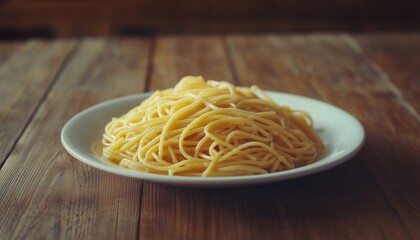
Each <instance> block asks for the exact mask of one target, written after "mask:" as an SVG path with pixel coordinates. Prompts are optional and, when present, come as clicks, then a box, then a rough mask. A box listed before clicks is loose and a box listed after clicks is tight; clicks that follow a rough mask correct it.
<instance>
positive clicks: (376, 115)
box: [231, 35, 420, 239]
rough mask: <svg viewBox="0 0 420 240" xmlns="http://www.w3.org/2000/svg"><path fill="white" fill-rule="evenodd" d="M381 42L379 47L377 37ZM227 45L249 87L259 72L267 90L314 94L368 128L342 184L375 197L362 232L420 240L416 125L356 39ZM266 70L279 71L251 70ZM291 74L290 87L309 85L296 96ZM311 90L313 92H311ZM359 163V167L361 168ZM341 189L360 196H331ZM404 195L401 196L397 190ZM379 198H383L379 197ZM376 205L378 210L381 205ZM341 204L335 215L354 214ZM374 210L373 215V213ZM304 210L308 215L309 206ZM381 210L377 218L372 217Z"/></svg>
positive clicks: (298, 39)
mask: <svg viewBox="0 0 420 240" xmlns="http://www.w3.org/2000/svg"><path fill="white" fill-rule="evenodd" d="M378 41H379V42H380V40H379V39H378ZM385 41H386V40H385ZM231 42H232V48H233V49H234V52H235V53H236V58H235V60H236V61H235V62H236V63H237V69H239V72H240V73H241V74H239V77H240V79H241V80H243V79H245V81H248V82H249V81H250V80H249V78H250V77H249V73H250V72H255V71H256V72H257V73H258V74H260V75H258V77H259V78H263V79H266V78H267V77H270V78H271V79H273V80H272V83H271V84H272V88H270V89H273V88H274V89H276V90H280V91H290V92H293V93H299V94H304V95H308V96H316V97H318V98H321V99H322V100H326V101H328V102H331V103H333V104H335V105H338V106H340V107H342V108H344V109H345V110H347V111H349V112H350V113H352V114H353V115H355V116H356V117H357V118H359V120H361V121H362V123H363V124H364V126H365V128H366V130H367V144H366V147H365V148H364V149H363V150H362V152H361V153H360V154H359V158H360V159H361V161H359V160H358V159H357V158H356V159H353V160H352V161H351V162H350V163H349V164H351V165H353V164H354V165H357V168H358V169H359V170H358V171H347V172H343V173H342V175H341V178H347V179H352V181H354V179H355V178H357V181H361V182H360V183H363V184H360V186H359V187H360V188H362V189H363V190H362V189H359V191H364V192H365V191H367V192H374V193H375V194H374V195H375V196H374V197H373V196H368V195H364V198H363V205H364V207H367V206H369V207H367V208H366V209H365V211H364V213H365V214H366V215H368V214H370V215H371V216H369V218H371V219H370V220H369V222H371V223H375V224H374V226H372V228H369V227H367V228H366V227H362V226H360V227H362V228H363V231H364V232H365V233H368V232H370V233H371V236H370V237H369V238H371V237H376V238H380V237H381V234H385V235H386V236H390V235H388V234H389V233H388V231H394V232H398V233H399V234H401V235H402V236H404V237H406V238H412V239H416V238H419V236H420V235H419V232H418V230H417V228H416V227H414V226H418V225H419V222H418V221H419V220H418V219H420V215H419V212H418V211H417V210H414V211H413V210H412V209H419V208H420V197H419V196H418V194H413V193H415V192H417V189H418V188H419V186H420V185H419V184H420V182H419V181H418V178H417V173H418V169H419V167H420V162H419V161H418V155H419V154H420V152H419V149H418V147H415V143H414V142H418V135H417V133H418V132H419V130H420V128H419V123H418V121H417V119H416V117H415V116H413V114H412V113H410V112H409V111H407V108H406V106H404V105H401V104H400V101H401V100H400V96H399V95H397V94H395V92H394V90H393V89H392V88H390V86H389V84H388V83H387V82H386V81H384V79H383V70H381V69H378V67H377V66H376V65H375V63H374V62H372V61H371V60H370V59H369V57H368V55H367V54H365V53H364V51H363V49H362V48H360V47H358V46H357V45H355V42H354V40H353V39H352V38H350V37H349V36H347V35H341V36H335V35H309V36H294V37H293V36H292V37H289V36H288V37H275V36H268V37H260V38H259V37H255V38H247V39H245V38H242V37H233V38H231ZM259 46H265V47H264V49H265V50H266V52H271V56H269V55H268V54H267V55H266V59H267V60H266V61H262V60H258V61H256V60H254V59H253V55H257V56H259V57H261V51H255V52H254V54H253V53H252V49H257V48H258V47H259ZM250 49H251V50H250ZM245 55H246V56H245ZM290 58H291V60H292V61H293V67H291V68H290V70H289V71H287V70H286V71H284V68H287V67H284V66H282V64H283V65H284V63H285V62H286V63H287V61H290V60H288V59H290ZM266 64H272V65H274V66H276V67H275V69H276V70H275V71H272V72H269V71H258V69H256V68H258V67H259V66H264V65H266ZM277 66H279V69H280V70H278V68H277ZM294 69H295V70H294ZM296 69H298V70H296ZM273 72H274V73H273ZM385 73H386V72H385ZM266 75H268V76H266ZM290 75H292V76H294V77H293V84H294V85H297V86H304V85H305V84H306V86H307V87H306V88H305V89H302V90H301V91H300V90H297V89H295V88H299V87H296V86H291V85H292V83H291V82H288V81H291V80H290V79H288V77H289V76H290ZM276 76H277V77H278V78H277V82H276V79H275V78H276ZM285 78H286V79H285ZM275 82H276V84H274V83H275ZM268 86H269V84H268ZM314 91H315V92H317V93H318V94H317V95H316V94H313V92H314ZM397 136H398V137H397ZM407 143H411V144H407ZM385 149H386V151H384V150H385ZM398 149H401V150H398ZM385 156H387V157H385ZM397 159H401V160H402V159H403V160H404V162H405V164H400V163H399V161H396V160H397ZM360 164H363V166H364V167H363V166H358V165H360ZM339 169H340V168H338V169H334V170H331V171H339ZM395 169H398V171H396V170H395ZM359 171H361V172H362V173H363V175H362V176H364V177H363V178H362V179H363V180H361V179H360V176H357V177H356V176H355V172H359ZM391 173H392V174H391ZM390 176H392V177H390ZM372 179H373V180H374V181H372ZM336 181H337V179H332V182H336ZM373 182H374V184H373ZM348 184H349V185H352V184H353V183H352V182H349V183H348ZM374 185H377V187H375V186H374ZM378 188H379V189H378ZM340 189H348V190H350V192H349V193H348V194H349V198H357V196H358V193H356V192H352V191H351V189H352V188H351V186H341V187H340V188H338V189H335V188H334V192H337V191H339V190H340ZM402 189H404V191H401V190H402ZM320 190H321V189H317V190H316V191H320ZM334 192H332V193H331V198H332V199H333V200H332V202H331V200H330V201H324V202H323V204H326V205H333V204H337V199H334V198H335V194H334ZM372 194H373V193H372ZM381 194H382V195H383V198H381V197H380V195H381ZM303 199H304V198H303ZM296 200H298V201H299V199H296ZM353 200H354V201H353V202H361V201H362V199H359V200H357V199H353ZM407 203H408V204H407ZM317 204H320V203H319V202H318V203H317ZM378 204H381V205H382V207H378ZM339 206H341V207H338V208H336V209H335V211H337V214H342V213H340V212H341V211H343V210H344V209H343V207H344V208H345V209H346V208H354V206H353V207H352V206H351V205H350V204H339ZM311 207H313V206H311ZM317 207H318V205H317ZM372 207H373V208H372ZM374 208H377V209H376V210H373V209H374ZM305 210H306V211H310V209H307V208H305ZM378 212H380V213H381V214H377V213H378ZM304 222H305V221H304ZM394 224H395V226H394ZM392 226H393V227H392ZM331 227H333V228H334V229H336V231H337V232H339V233H342V232H345V231H347V232H348V231H349V230H350V231H354V232H357V231H359V230H358V228H350V229H349V227H348V226H347V229H343V228H340V227H339V226H336V225H335V224H333V223H332V224H331ZM378 230H379V231H378ZM304 232H305V231H304ZM341 237H343V236H341Z"/></svg>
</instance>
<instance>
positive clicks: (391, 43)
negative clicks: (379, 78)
mask: <svg viewBox="0 0 420 240" xmlns="http://www.w3.org/2000/svg"><path fill="white" fill-rule="evenodd" d="M354 38H355V40H356V41H355V43H354V44H355V47H356V48H360V49H363V51H364V52H365V53H366V54H367V55H368V56H369V57H370V58H371V59H372V61H374V62H375V63H376V64H377V66H378V68H379V69H378V70H379V71H381V69H382V70H383V75H384V76H383V79H384V82H385V83H386V84H388V85H389V87H390V88H391V89H392V90H393V92H394V93H395V95H397V96H399V99H400V104H401V105H403V106H405V108H406V109H407V111H409V112H411V113H412V114H413V115H414V116H415V117H416V118H417V120H418V121H420V80H419V76H420V68H419V66H420V57H419V56H420V44H419V42H420V34H418V33H413V34H403V33H400V34H397V33H393V34H375V35H372V34H369V35H355V36H354Z"/></svg>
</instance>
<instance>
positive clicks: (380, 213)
mask: <svg viewBox="0 0 420 240" xmlns="http://www.w3.org/2000/svg"><path fill="white" fill-rule="evenodd" d="M184 75H202V76H204V77H205V78H206V79H214V80H226V81H231V82H234V83H235V84H237V85H245V86H248V85H251V84H257V85H259V86H260V87H262V88H264V89H269V90H274V91H281V92H288V93H292V94H298V95H303V96H308V97H311V98H315V99H320V100H322V101H326V102H329V103H331V104H334V105H336V106H339V107H341V108H343V109H345V110H346V111H348V112H349V113H351V114H353V115H354V116H355V117H356V118H357V119H359V120H360V121H361V123H362V124H363V126H364V128H365V131H366V142H365V145H364V147H363V149H362V150H361V151H360V152H359V154H357V155H356V156H355V157H354V158H353V159H351V160H350V161H348V162H347V163H345V164H343V165H341V166H339V167H336V168H333V169H330V170H328V171H325V172H322V173H318V174H315V175H311V176H307V177H303V178H299V179H294V180H287V181H281V182H276V183H271V184H266V185H260V186H253V187H243V188H227V189H190V188H181V187H172V186H165V185H159V184H155V183H152V182H147V181H141V180H136V179H130V178H126V177H121V176H117V175H113V174H110V173H106V172H103V171H100V170H96V169H94V168H92V167H89V166H87V165H85V164H83V163H81V162H79V161H78V160H76V159H74V158H73V157H71V156H70V155H69V154H68V153H67V152H66V151H65V150H64V148H63V147H62V145H61V142H60V132H61V128H62V127H63V125H64V124H65V123H66V122H67V121H68V120H69V119H70V118H71V117H72V116H73V115H75V114H76V113H78V112H79V111H81V110H83V109H85V108H87V107H89V106H92V105H94V104H96V103H99V102H102V101H104V100H109V99H112V98H116V97H119V96H124V95H130V94H135V93H140V92H144V91H152V90H156V89H162V88H167V87H171V86H173V85H174V84H175V83H176V82H177V81H178V80H179V79H180V78H181V77H183V76H184ZM0 96H1V98H0V130H1V132H0V163H1V170H0V239H420V175H419V173H420V34H418V33H386V34H357V35H352V34H302V35H287V34H283V35H275V34H272V35H270V34H266V35H223V36H222V35H203V36H199V35H196V36H175V35H173V36H172V35H168V36H157V37H150V38H147V37H145V38H115V39H101V38H87V39H63V40H60V39H57V40H48V41H46V40H29V41H21V42H1V43H0ZM343 127H345V126H343Z"/></svg>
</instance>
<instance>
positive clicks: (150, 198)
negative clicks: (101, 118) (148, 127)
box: [139, 36, 234, 239]
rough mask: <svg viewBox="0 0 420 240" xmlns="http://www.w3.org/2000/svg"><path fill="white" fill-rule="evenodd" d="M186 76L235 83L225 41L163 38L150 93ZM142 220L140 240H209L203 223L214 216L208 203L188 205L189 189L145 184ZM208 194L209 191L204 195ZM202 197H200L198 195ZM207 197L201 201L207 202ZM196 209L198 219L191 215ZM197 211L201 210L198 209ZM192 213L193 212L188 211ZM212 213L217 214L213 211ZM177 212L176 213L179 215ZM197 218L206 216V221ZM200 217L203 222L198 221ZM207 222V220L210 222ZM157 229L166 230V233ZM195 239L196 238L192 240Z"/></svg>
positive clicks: (158, 44) (218, 38)
mask: <svg viewBox="0 0 420 240" xmlns="http://www.w3.org/2000/svg"><path fill="white" fill-rule="evenodd" d="M186 75H201V76H203V77H204V78H206V79H215V80H219V81H221V80H223V81H230V82H233V81H234V78H233V74H232V72H231V70H230V68H229V62H228V59H227V56H226V52H225V49H224V43H223V41H222V38H221V37H213V36H209V37H206V36H183V37H175V36H163V37H159V38H158V39H157V42H156V49H155V55H154V62H153V71H152V75H151V82H150V84H149V89H148V90H157V89H165V88H169V87H173V86H174V85H175V84H176V83H177V82H178V81H179V79H180V78H182V77H184V76H186ZM144 185H145V187H144V189H143V200H142V208H141V209H142V212H141V219H140V236H139V238H140V239H172V238H173V239H205V238H206V236H204V238H203V235H202V234H203V231H202V230H203V228H207V227H208V226H207V223H208V222H205V224H203V222H202V220H204V218H207V217H208V214H209V213H210V212H203V211H202V210H203V208H202V206H203V204H205V203H209V201H205V202H202V203H198V202H196V201H199V199H197V198H194V199H191V200H194V202H193V203H192V204H193V206H187V205H184V203H186V201H187V200H188V199H187V198H189V197H190V195H188V192H190V191H189V189H186V190H185V189H184V190H182V189H180V188H172V187H165V186H162V185H158V184H155V183H150V182H145V183H144ZM200 192H205V191H200ZM195 196H196V197H198V195H195ZM204 196H206V195H202V197H201V198H200V199H203V198H204ZM191 207H192V208H194V216H192V215H191V214H193V213H191V212H188V211H191V209H192V208H191ZM195 208H197V210H196V209H195ZM187 209H189V210H187ZM209 210H214V209H213V208H211V209H210V208H209ZM175 211H176V212H175ZM196 214H203V215H202V217H203V218H202V217H201V216H198V215H196ZM196 217H198V218H199V219H200V221H196V220H197V219H196ZM206 221H207V220H206ZM156 226H165V229H164V230H161V229H160V228H157V227H156ZM191 237H192V238H191Z"/></svg>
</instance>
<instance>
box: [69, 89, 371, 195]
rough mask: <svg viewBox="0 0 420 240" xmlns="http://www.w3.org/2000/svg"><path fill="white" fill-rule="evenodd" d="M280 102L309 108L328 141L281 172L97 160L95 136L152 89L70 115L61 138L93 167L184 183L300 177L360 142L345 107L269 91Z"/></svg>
mask: <svg viewBox="0 0 420 240" xmlns="http://www.w3.org/2000/svg"><path fill="white" fill-rule="evenodd" d="M268 94H269V95H270V96H271V97H272V98H273V100H274V101H276V102H277V103H278V104H279V105H289V106H290V107H292V108H294V109H300V110H304V111H307V112H308V113H309V114H311V116H312V118H313V120H314V122H315V130H316V131H317V132H318V134H319V136H320V137H321V138H322V140H323V141H324V143H325V145H326V153H325V155H324V157H323V158H322V159H320V160H319V161H317V162H315V163H312V164H309V165H307V166H303V167H300V168H296V169H291V170H287V171H283V172H277V173H269V174H263V175H252V176H234V177H208V178H201V177H183V176H166V175H158V174H151V173H142V172H137V171H134V170H130V169H124V168H121V167H119V166H117V165H111V164H108V163H106V162H104V161H101V160H99V159H98V158H97V157H96V156H95V154H94V153H93V152H92V149H91V147H92V145H93V144H94V143H96V142H99V141H100V140H101V138H102V133H103V130H104V127H105V125H106V124H107V123H108V122H109V121H110V120H111V118H112V117H118V116H121V115H122V114H124V113H126V112H128V111H129V110H130V109H132V108H133V107H135V106H136V105H139V104H140V102H141V101H142V100H144V99H145V98H147V97H149V96H150V93H144V94H137V95H132V96H127V97H122V98H117V99H114V100H110V101H107V102H103V103H100V104H98V105H95V106H92V107H90V108H88V109H86V110H84V111H82V112H80V113H78V114H77V115H75V116H74V117H73V118H71V119H70V120H69V121H68V122H67V123H66V124H65V126H64V127H63V129H62V132H61V142H62V143H63V146H64V148H65V149H66V150H67V151H68V152H69V153H70V154H71V155H72V156H73V157H75V158H76V159H78V160H80V161H82V162H83V163H86V164H88V165H90V166H92V167H94V168H97V169H100V170H103V171H107V172H110V173H114V174H117V175H121V176H126V177H132V178H138V179H142V180H147V181H153V182H158V183H163V184H169V185H178V186H188V187H224V186H239V185H254V184H261V183H268V182H274V181H280V180H285V179H291V178H297V177H303V176H306V175H310V174H314V173H317V172H320V171H324V170H326V169H329V168H332V167H335V166H337V165H339V164H342V163H343V162H345V161H346V160H348V159H350V158H351V157H352V156H354V155H355V154H356V153H357V152H358V151H359V149H360V148H361V146H362V145H363V142H364V130H363V127H362V125H361V124H360V123H359V121H357V119H355V118H354V117H353V116H351V115H350V114H349V113H347V112H345V111H343V110H341V109H340V108H337V107H335V106H332V105H330V104H327V103H324V102H321V101H318V100H314V99H310V98H306V97H301V96H296V95H291V94H285V93H279V92H268Z"/></svg>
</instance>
